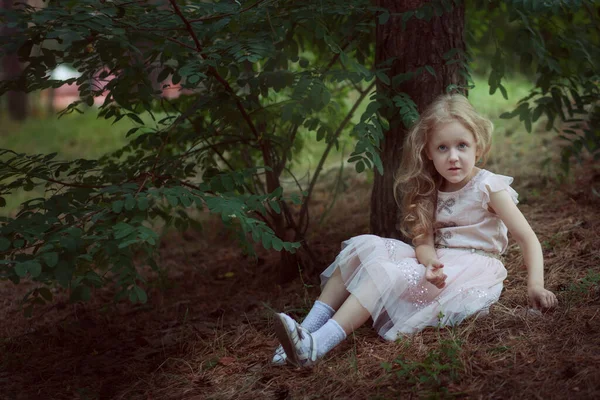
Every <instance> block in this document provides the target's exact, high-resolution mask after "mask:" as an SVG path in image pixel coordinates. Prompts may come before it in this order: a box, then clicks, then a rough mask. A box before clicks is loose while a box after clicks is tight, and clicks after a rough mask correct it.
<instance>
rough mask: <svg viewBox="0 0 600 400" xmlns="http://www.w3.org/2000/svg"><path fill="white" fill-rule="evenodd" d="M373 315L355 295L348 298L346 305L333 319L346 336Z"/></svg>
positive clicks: (343, 305)
mask: <svg viewBox="0 0 600 400" xmlns="http://www.w3.org/2000/svg"><path fill="white" fill-rule="evenodd" d="M370 316H371V314H370V313H369V311H368V310H367V309H366V308H364V307H363V306H362V304H360V302H359V301H358V299H357V298H356V297H355V296H354V295H350V296H348V298H347V299H346V301H345V302H344V304H342V306H341V307H340V309H339V310H338V311H337V312H336V313H335V314H334V315H333V319H334V320H335V321H336V322H337V323H338V324H339V325H340V326H341V327H342V329H344V332H345V333H346V335H349V334H350V333H352V332H354V331H355V330H356V329H357V328H359V327H360V326H361V325H362V324H364V323H365V322H367V320H368V319H369V317H370Z"/></svg>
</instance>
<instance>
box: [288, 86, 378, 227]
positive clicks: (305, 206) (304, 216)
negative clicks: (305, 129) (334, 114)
mask: <svg viewBox="0 0 600 400" xmlns="http://www.w3.org/2000/svg"><path fill="white" fill-rule="evenodd" d="M373 87H375V82H373V83H371V85H369V87H368V88H367V89H365V90H364V91H363V92H362V93H361V95H360V97H359V98H358V99H357V100H356V102H355V103H354V105H353V106H352V109H351V110H350V111H349V112H348V115H346V117H345V118H344V120H343V121H342V123H341V124H340V126H338V128H337V130H336V131H335V133H334V135H333V138H332V140H331V141H330V142H329V143H328V144H327V148H326V149H325V151H324V152H323V155H322V156H321V159H320V160H319V165H317V169H316V170H315V173H314V175H313V177H312V180H311V182H310V185H309V187H308V193H307V195H306V197H305V201H304V202H303V203H302V208H301V209H300V217H299V218H300V220H299V223H298V225H299V226H300V227H301V229H303V233H302V234H303V235H304V233H305V232H306V229H307V228H308V224H305V223H304V221H305V220H306V219H307V214H308V203H309V200H310V196H311V194H312V192H313V189H314V188H315V184H316V183H317V178H318V177H319V174H320V173H321V170H322V169H323V165H324V164H325V159H326V158H327V155H328V154H329V151H330V150H331V148H332V147H333V143H334V142H335V139H337V138H338V137H339V136H340V135H341V133H342V131H343V130H344V128H345V127H346V125H348V123H349V122H350V120H351V119H352V117H353V116H354V112H355V111H356V109H357V108H358V106H359V105H360V103H362V101H363V100H364V98H365V97H366V96H367V94H368V93H369V92H371V90H372V89H373Z"/></svg>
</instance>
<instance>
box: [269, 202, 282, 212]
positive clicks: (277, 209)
mask: <svg viewBox="0 0 600 400" xmlns="http://www.w3.org/2000/svg"><path fill="white" fill-rule="evenodd" d="M270 204H271V208H272V209H273V211H275V212H276V213H277V214H281V208H280V207H279V202H277V201H272V202H271V203H270Z"/></svg>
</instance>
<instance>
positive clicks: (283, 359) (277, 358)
mask: <svg viewBox="0 0 600 400" xmlns="http://www.w3.org/2000/svg"><path fill="white" fill-rule="evenodd" d="M285 364H287V356H286V355H285V350H283V347H282V346H281V345H279V346H277V348H276V349H275V354H274V355H273V359H272V360H271V365H277V366H280V365H285Z"/></svg>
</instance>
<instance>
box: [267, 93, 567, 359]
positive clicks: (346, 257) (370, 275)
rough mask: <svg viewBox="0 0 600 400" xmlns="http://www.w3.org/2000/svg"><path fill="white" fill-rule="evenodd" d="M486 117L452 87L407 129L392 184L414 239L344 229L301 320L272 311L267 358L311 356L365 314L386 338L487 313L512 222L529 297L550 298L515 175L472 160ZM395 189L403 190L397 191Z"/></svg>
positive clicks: (479, 151) (487, 135) (542, 304)
mask: <svg viewBox="0 0 600 400" xmlns="http://www.w3.org/2000/svg"><path fill="white" fill-rule="evenodd" d="M492 129H493V125H492V123H491V122H490V121H489V120H487V119H485V118H483V117H481V116H480V115H479V114H477V112H476V111H475V110H474V109H473V107H472V106H471V104H470V103H469V102H468V100H467V99H466V98H465V97H464V96H462V95H458V94H454V95H443V96H441V97H439V98H438V99H436V100H435V101H434V102H433V103H432V104H431V105H430V106H429V107H428V108H427V109H426V110H425V111H424V112H423V114H422V115H421V118H420V120H419V121H418V122H417V123H416V124H415V126H414V127H413V128H412V129H411V130H410V132H409V133H408V135H407V137H406V142H405V144H404V150H403V155H402V165H401V166H400V169H399V170H398V173H397V176H396V181H395V184H394V191H395V193H397V194H401V195H402V201H401V208H402V213H403V218H404V219H403V220H402V222H401V230H402V232H403V233H404V234H405V235H406V236H407V237H409V238H411V239H412V243H413V244H414V247H412V246H410V245H408V244H406V243H403V242H401V241H399V240H395V239H386V238H381V237H378V236H374V235H362V236H357V237H354V238H351V239H349V240H347V241H345V242H344V243H343V244H342V251H341V252H340V254H339V255H338V256H337V258H336V259H335V261H334V262H333V264H331V265H330V266H329V268H327V269H326V270H325V271H324V272H323V273H322V274H321V282H322V293H321V296H320V297H319V299H318V300H317V301H316V302H315V305H314V306H313V308H312V309H311V310H310V312H309V313H308V315H307V316H306V318H305V320H304V321H303V322H302V324H298V323H296V322H295V321H294V320H293V319H292V318H290V317H289V316H288V315H286V314H283V313H281V314H276V315H275V321H274V322H275V332H276V334H277V337H278V338H279V341H280V342H281V346H280V347H279V348H278V349H277V350H276V352H275V356H274V358H273V361H272V362H273V363H274V364H285V363H286V361H287V362H289V363H291V364H292V365H295V366H311V365H314V364H315V363H316V362H317V360H318V359H320V358H321V357H323V355H325V354H326V353H327V352H328V351H329V350H331V349H332V348H333V347H335V346H336V345H337V344H339V343H340V342H341V341H342V340H344V339H345V338H346V336H347V335H349V334H350V333H351V332H352V331H354V330H355V329H356V328H358V327H359V326H361V325H362V324H363V323H365V322H366V321H367V319H368V318H369V317H372V319H373V326H374V327H375V329H376V330H377V331H378V332H379V334H380V335H381V336H382V337H383V338H385V339H387V340H395V339H396V338H398V336H399V335H405V334H411V333H414V332H418V331H420V330H422V329H423V328H425V327H427V326H437V325H438V324H440V323H441V324H442V325H454V324H458V323H460V322H461V321H462V320H464V319H465V318H467V317H469V316H471V315H473V314H475V313H487V311H488V308H489V307H490V305H491V304H493V303H495V302H496V301H498V298H499V297H500V292H501V291H502V282H503V281H504V279H505V278H506V269H505V268H504V265H503V264H502V262H501V259H500V255H501V254H502V253H503V252H504V251H505V250H506V247H507V244H508V238H507V230H508V231H510V233H511V234H512V236H513V237H514V238H515V240H516V241H517V243H518V244H519V246H520V248H521V249H522V252H523V258H524V261H525V264H526V265H527V271H528V280H527V294H528V297H529V302H530V304H531V306H533V307H535V308H542V309H547V308H551V307H555V306H556V305H557V303H558V302H557V299H556V296H555V295H554V294H553V293H552V292H550V291H548V290H546V289H544V270H543V267H544V266H543V258H542V250H541V246H540V243H539V241H538V239H537V237H536V235H535V233H534V232H533V231H532V229H531V227H530V226H529V224H528V223H527V221H526V220H525V218H524V217H523V214H521V212H520V211H519V209H518V208H517V206H516V203H517V193H516V192H515V191H514V190H513V189H512V188H511V187H510V184H511V183H512V181H513V179H512V178H510V177H507V176H502V175H496V174H494V173H492V172H490V171H486V170H484V169H480V168H478V167H477V166H476V164H477V162H478V161H480V160H481V161H482V162H485V159H486V158H487V155H488V153H489V150H490V144H491V134H492ZM399 192H400V193H399Z"/></svg>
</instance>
